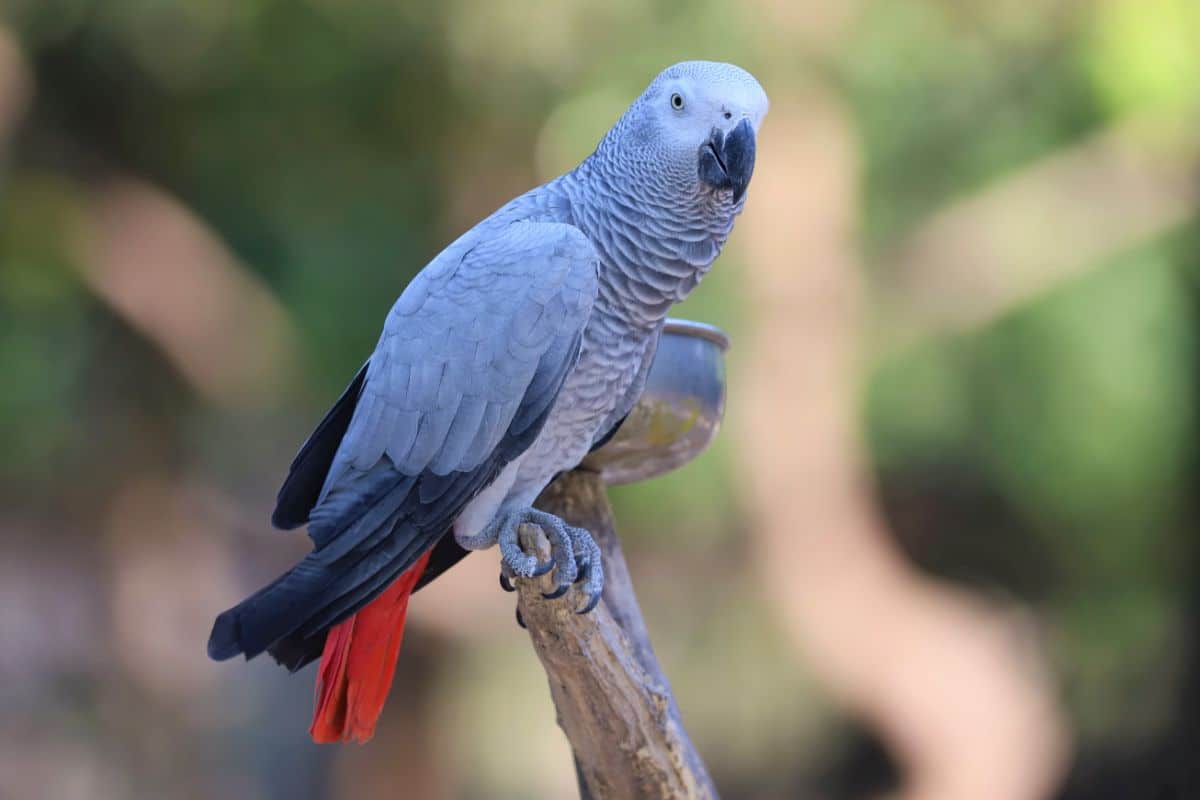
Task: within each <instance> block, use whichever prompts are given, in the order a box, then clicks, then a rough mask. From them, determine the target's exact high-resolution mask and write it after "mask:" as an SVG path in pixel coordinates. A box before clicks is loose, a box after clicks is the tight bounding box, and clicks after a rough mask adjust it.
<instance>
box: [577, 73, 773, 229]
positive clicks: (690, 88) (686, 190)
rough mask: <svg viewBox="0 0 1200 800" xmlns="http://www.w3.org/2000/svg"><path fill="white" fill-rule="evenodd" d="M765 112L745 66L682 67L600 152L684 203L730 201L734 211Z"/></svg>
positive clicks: (651, 89)
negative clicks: (694, 199)
mask: <svg viewBox="0 0 1200 800" xmlns="http://www.w3.org/2000/svg"><path fill="white" fill-rule="evenodd" d="M767 106H768V102H767V94H766V92H764V91H763V88H762V86H760V85H759V83H758V81H757V80H755V79H754V76H753V75H751V74H750V73H749V72H746V70H744V69H742V68H741V67H738V66H735V65H733V64H722V63H717V62H712V61H684V62H682V63H679V64H675V65H674V66H671V67H668V68H667V69H665V70H663V71H662V72H661V73H659V75H658V76H657V77H656V78H655V79H654V80H653V81H652V82H651V83H650V85H649V86H648V87H647V88H646V91H644V92H643V93H642V95H641V96H640V97H639V98H638V99H637V100H636V101H635V102H634V103H633V105H632V106H630V108H629V110H628V111H627V112H626V113H625V115H624V116H623V117H622V118H621V119H620V121H618V122H617V124H616V125H615V126H614V127H613V129H612V131H610V132H609V134H608V135H607V136H606V137H605V139H604V141H602V142H601V144H600V147H599V148H598V150H597V152H598V154H599V153H603V154H604V155H605V156H608V157H609V159H610V160H617V161H618V162H620V163H623V164H624V167H625V169H626V170H628V171H629V172H631V173H633V174H635V175H636V176H637V177H638V178H640V179H642V180H643V181H645V180H649V181H650V182H651V183H653V184H657V185H659V186H660V187H661V188H664V189H668V190H670V191H672V192H674V193H681V194H682V195H683V196H684V199H690V197H692V196H695V195H696V194H705V195H710V196H713V197H716V198H725V197H728V198H729V199H730V200H731V201H732V205H733V206H737V204H738V203H740V202H741V200H742V198H743V196H744V195H745V193H746V187H747V186H748V185H749V184H750V176H751V175H752V173H753V172H754V153H755V139H756V137H757V135H758V128H759V126H760V125H761V124H762V121H763V118H764V117H765V116H766V114H767Z"/></svg>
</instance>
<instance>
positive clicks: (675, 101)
mask: <svg viewBox="0 0 1200 800" xmlns="http://www.w3.org/2000/svg"><path fill="white" fill-rule="evenodd" d="M671 108H673V109H675V110H676V111H683V95H681V94H680V93H679V92H672V93H671Z"/></svg>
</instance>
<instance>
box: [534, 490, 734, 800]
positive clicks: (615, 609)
mask: <svg viewBox="0 0 1200 800" xmlns="http://www.w3.org/2000/svg"><path fill="white" fill-rule="evenodd" d="M536 505H537V507H538V508H541V509H543V510H545V511H549V512H551V513H553V514H557V515H558V516H560V517H562V518H563V519H565V520H567V521H568V522H569V523H570V524H572V525H577V526H580V527H584V528H587V529H588V530H589V531H591V533H592V535H593V536H594V537H595V538H596V542H597V544H599V545H600V548H601V550H602V551H603V553H604V572H605V575H606V581H605V585H604V598H603V602H601V603H600V604H599V605H598V606H597V607H596V609H595V610H594V611H593V612H592V613H590V614H586V615H579V614H576V613H574V610H575V606H574V604H573V603H572V602H571V600H570V599H558V600H546V599H544V598H543V597H542V596H541V592H543V591H550V590H551V589H552V588H553V582H552V580H551V576H549V575H548V576H544V577H542V578H539V579H533V580H523V581H517V585H518V591H519V600H518V608H519V609H520V612H521V615H522V617H523V618H524V620H525V623H526V625H527V626H528V628H529V636H530V638H531V639H532V640H533V647H534V649H535V650H536V651H537V654H538V658H539V659H541V662H542V666H543V667H545V669H546V677H547V678H548V679H549V681H550V694H551V696H552V697H553V699H554V705H555V707H556V708H557V709H558V724H559V726H560V727H561V728H562V729H563V732H564V733H566V735H567V739H568V740H570V742H571V747H572V749H573V750H574V752H575V761H576V767H577V771H578V774H579V779H580V792H581V794H582V796H583V797H584V798H594V799H595V800H606V799H607V798H620V799H621V800H632V799H633V798H668V797H669V798H676V797H679V798H713V799H714V800H715V798H716V797H717V793H716V789H715V788H714V787H713V784H712V780H711V778H709V776H708V772H707V771H706V770H705V768H704V763H703V762H702V761H701V760H700V756H699V755H698V754H697V753H696V750H695V748H694V747H693V746H692V743H691V740H690V739H689V738H688V735H687V731H685V730H684V727H683V722H682V720H681V718H680V715H679V708H678V707H677V706H676V704H675V698H674V697H673V696H672V694H671V687H670V685H669V684H668V683H667V679H666V677H665V676H664V675H663V673H662V668H661V667H660V666H659V664H658V659H657V658H655V656H654V649H653V648H652V647H651V645H650V637H649V635H648V634H647V632H646V625H645V623H644V622H643V620H642V614H641V610H640V609H639V608H638V604H637V598H636V596H635V595H634V592H633V584H632V582H631V581H630V579H629V571H628V569H627V568H626V566H625V557H624V556H623V555H622V553H621V545H620V543H619V542H618V541H617V535H616V530H615V528H614V525H613V518H612V509H611V507H610V506H609V503H608V497H607V495H606V493H605V486H604V482H603V481H602V480H601V478H600V476H599V475H598V474H597V473H594V472H586V471H583V470H577V471H575V472H571V473H569V474H566V475H562V476H560V477H559V478H558V479H557V480H556V481H555V482H554V483H553V484H551V485H550V486H549V487H548V488H547V489H546V491H544V492H543V493H542V495H541V497H540V498H538V501H537V504H536ZM521 536H522V543H523V544H524V545H525V546H526V547H527V548H529V549H530V550H531V551H532V550H533V549H537V550H538V551H539V553H540V557H541V558H543V559H545V558H546V557H548V554H549V545H548V544H547V542H546V540H545V537H544V536H542V535H541V533H540V532H539V531H537V530H536V529H535V528H530V527H526V528H523V529H522V532H521ZM572 599H573V600H575V601H579V600H580V598H579V597H577V596H575V593H573V594H572Z"/></svg>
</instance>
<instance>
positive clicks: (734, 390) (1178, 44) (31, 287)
mask: <svg viewBox="0 0 1200 800" xmlns="http://www.w3.org/2000/svg"><path fill="white" fill-rule="evenodd" d="M0 8H2V9H3V11H2V12H0V160H2V167H0V168H2V173H0V180H2V184H0V185H2V192H3V195H2V196H3V205H2V207H0V376H2V377H0V386H2V389H0V797H4V798H10V797H11V798H51V799H52V800H58V799H59V798H62V799H64V800H66V799H68V798H89V799H90V800H109V799H115V798H133V797H154V798H168V799H174V798H179V799H181V800H182V799H183V798H188V799H190V798H247V799H252V798H274V797H289V798H312V799H313V800H317V799H318V798H351V797H352V798H356V800H358V799H360V798H395V797H411V798H433V799H434V800H437V799H440V798H499V799H500V800H505V799H506V798H514V799H516V798H568V797H572V796H574V791H575V790H574V774H573V769H572V765H571V759H570V753H569V749H568V747H567V744H566V741H565V739H564V738H563V736H562V735H561V733H560V732H559V730H558V729H557V727H556V726H555V723H554V710H553V707H552V705H551V703H550V698H549V692H548V691H547V687H546V684H545V677H544V674H543V672H542V670H541V668H540V666H539V664H538V663H537V661H536V658H535V656H534V655H533V652H532V650H531V648H530V646H529V643H528V641H527V637H526V635H525V634H524V633H523V632H522V631H520V630H519V629H518V628H517V627H516V625H515V624H514V622H513V608H512V606H513V600H512V597H511V596H509V595H504V594H502V593H501V592H500V590H499V589H498V587H497V586H496V579H495V576H496V558H495V554H494V552H490V553H488V554H484V555H477V556H474V557H472V558H471V559H468V560H467V561H466V562H464V565H463V566H462V567H461V568H460V569H458V570H456V571H455V572H453V573H451V577H448V578H447V579H445V580H443V581H441V582H439V584H437V585H436V586H435V587H434V588H431V589H430V590H429V591H427V592H423V593H421V594H419V595H417V597H416V599H415V600H414V603H413V609H412V624H411V625H410V629H409V635H408V637H406V642H405V649H404V652H403V654H402V657H401V663H400V667H399V671H398V674H397V679H396V683H395V686H394V689H393V691H392V697H391V701H390V703H389V705H388V706H387V709H386V712H385V715H384V718H383V720H382V722H381V725H380V728H379V731H378V734H377V736H376V738H375V740H374V741H373V742H372V743H371V744H370V745H368V746H366V747H353V746H345V747H324V748H318V747H316V746H315V745H312V744H310V743H309V742H308V739H307V736H306V727H307V722H308V718H309V714H310V711H311V698H312V681H313V674H312V670H309V671H306V672H304V673H302V674H300V675H297V676H294V677H289V676H288V675H287V674H286V673H285V672H283V671H282V670H279V669H278V668H275V667H273V666H271V665H269V664H267V663H260V662H259V661H256V662H253V663H251V664H249V665H246V664H241V663H233V662H231V663H226V664H215V663H212V662H210V661H209V660H208V659H207V658H206V656H205V652H204V647H205V641H206V639H207V635H208V630H209V626H210V624H211V620H212V618H213V616H214V614H216V613H217V612H219V611H220V610H222V609H224V608H226V607H227V606H229V605H231V604H232V603H233V602H235V601H237V600H239V599H240V598H241V597H243V596H244V595H245V594H247V593H248V592H249V591H250V590H252V589H254V588H257V587H258V586H259V585H260V584H262V583H263V582H264V581H266V580H267V579H269V578H271V577H273V576H274V575H275V574H277V573H278V572H279V571H280V570H282V569H283V568H284V567H285V566H287V565H288V564H290V563H291V562H292V561H293V560H294V559H295V558H297V557H299V556H300V555H301V554H302V553H303V552H305V551H306V550H307V547H306V543H307V540H306V538H305V537H304V536H303V535H302V534H290V535H289V534H283V533H279V532H274V531H272V530H271V529H270V526H269V523H268V515H269V513H270V509H271V507H272V504H273V498H274V493H275V490H276V488H277V486H278V484H279V482H280V481H281V480H282V477H283V475H284V473H285V469H286V466H287V464H288V463H289V461H290V459H291V456H292V455H293V453H294V452H295V449H296V448H297V447H298V445H299V444H300V443H301V441H302V440H303V438H304V437H305V436H306V435H307V434H308V432H309V431H310V429H311V427H312V426H313V424H314V423H315V422H316V420H317V419H319V417H320V415H321V414H322V413H323V411H324V409H325V407H326V406H327V405H329V404H330V403H331V402H332V401H333V400H334V399H335V398H336V397H337V395H338V394H339V393H340V391H341V390H342V388H343V387H344V386H345V384H346V383H347V382H348V381H349V379H350V378H351V377H352V376H353V375H354V373H355V372H356V371H357V369H358V367H359V365H360V364H361V362H362V360H363V358H364V357H365V355H366V354H367V353H368V352H369V351H370V349H371V347H372V346H373V344H374V341H375V338H376V336H377V334H378V331H379V328H380V326H381V324H382V320H383V317H384V315H385V314H386V312H387V309H388V308H389V307H390V305H391V303H392V302H393V300H394V298H395V297H396V296H397V295H398V294H399V292H400V291H401V289H402V288H403V287H404V285H405V284H406V282H407V281H408V280H409V279H410V278H411V277H412V275H413V274H414V273H415V271H416V270H417V269H419V268H420V267H421V266H422V265H423V264H424V263H425V262H426V261H427V260H428V259H429V258H431V257H432V256H433V255H434V254H435V253H436V252H437V251H438V250H439V249H440V248H441V247H443V246H444V245H445V244H446V243H447V242H448V241H450V240H451V239H452V238H453V237H455V236H456V235H457V234H458V233H460V232H461V231H462V230H464V229H465V228H467V227H469V226H470V225H472V224H474V222H476V221H477V220H478V219H479V218H480V217H482V216H484V215H485V214H487V213H488V212H490V211H491V210H492V209H493V208H495V207H496V206H498V205H500V204H501V203H502V202H504V201H506V200H507V199H509V198H510V197H512V196H513V195H515V194H517V193H519V192H521V191H524V190H525V189H527V188H529V187H531V186H533V185H535V184H536V183H539V182H541V181H544V180H546V179H548V178H550V177H553V176H554V175H556V174H558V173H559V172H561V171H564V170H566V169H569V168H570V167H571V166H573V165H574V164H576V163H577V162H578V161H579V160H580V159H581V158H583V157H585V156H586V155H587V154H588V153H589V152H591V149H592V148H593V147H594V145H595V143H596V142H597V141H598V139H599V138H600V136H601V135H602V134H603V132H604V131H605V130H606V128H607V127H608V126H609V125H610V124H611V123H612V122H613V121H614V120H615V119H616V117H617V116H618V115H619V114H620V113H621V111H622V110H623V109H624V107H625V106H626V105H627V103H628V102H629V101H630V100H631V99H632V98H633V97H634V96H636V95H637V94H638V93H639V92H640V91H641V89H642V88H643V87H644V86H645V84H646V83H647V82H648V81H649V80H650V78H651V77H652V76H653V75H654V74H656V73H657V72H658V71H659V70H660V69H662V68H663V67H665V66H666V65H668V64H670V63H673V62H675V61H678V60H683V59H690V58H707V59H716V60H728V61H735V62H737V63H739V64H741V65H743V66H745V67H746V68H748V69H750V70H751V71H752V72H754V73H755V74H756V75H757V76H758V78H759V79H760V81H761V82H762V84H763V85H764V86H765V87H766V89H767V91H768V93H769V94H770V96H771V100H772V110H771V114H770V115H769V116H768V118H767V121H766V123H765V125H764V128H763V131H762V134H761V138H760V143H759V148H760V149H759V158H758V165H759V167H758V174H757V175H756V176H755V179H754V185H753V187H752V188H751V191H750V194H749V202H748V204H747V207H746V212H745V215H744V216H743V217H742V219H741V221H740V222H739V225H738V228H737V230H736V231H735V233H734V235H733V237H732V239H731V241H730V244H729V247H728V248H727V250H726V253H725V255H723V256H722V258H721V260H720V261H719V262H718V264H717V266H716V267H715V268H714V270H713V272H712V273H711V274H710V276H709V277H708V278H707V279H706V281H705V282H704V283H703V285H701V286H700V288H699V289H698V290H697V291H696V292H695V294H694V296H693V297H692V298H691V299H689V300H688V302H687V303H686V304H685V306H684V307H682V308H680V309H678V310H677V314H676V316H687V317H691V318H694V319H699V320H703V321H708V322H713V323H716V324H719V325H721V326H723V327H725V328H726V329H727V330H728V331H729V332H730V333H731V334H732V336H733V339H734V347H733V349H732V350H731V351H730V353H729V355H728V361H727V364H728V369H729V380H730V388H729V399H728V413H727V418H726V425H725V426H724V428H723V430H722V432H721V435H720V437H719V438H718V441H717V444H716V445H715V446H714V447H713V448H712V449H711V450H710V451H709V452H708V453H706V454H705V455H704V456H703V457H701V458H700V459H699V460H698V461H696V462H694V463H692V464H691V465H689V466H687V467H686V468H684V469H683V470H681V471H679V472H677V473H675V474H672V475H670V476H668V477H665V478H661V479H657V480H654V481H650V482H647V483H645V484H642V485H638V486H633V487H623V488H620V489H616V490H614V491H613V499H614V503H615V505H616V508H617V515H618V519H619V521H620V526H621V530H622V536H623V539H624V542H625V544H626V550H627V555H628V557H629V561H630V565H631V567H632V570H633V573H634V579H635V581H636V583H637V584H638V589H639V593H640V597H641V601H642V605H643V608H644V610H645V613H646V615H647V618H648V623H649V626H650V629H651V632H652V635H653V638H654V641H655V644H656V647H657V648H658V650H659V655H660V658H661V659H662V661H663V665H664V668H665V669H666V672H667V674H668V675H669V676H670V677H671V679H672V681H673V684H674V688H675V690H676V694H677V697H678V700H679V704H680V706H681V707H682V710H683V714H684V717H685V720H686V721H687V723H688V726H689V729H690V732H691V734H692V736H693V738H694V739H695V741H696V743H697V745H698V747H699V749H700V751H701V752H702V753H703V754H704V756H705V758H706V760H707V762H708V765H709V768H710V770H711V771H712V773H713V775H714V778H715V780H716V782H717V784H718V785H719V787H720V788H721V790H722V793H723V796H724V797H725V798H727V800H760V799H763V800H765V799H766V798H794V797H805V798H831V799H840V798H845V799H846V800H850V799H851V798H884V797H893V798H898V797H903V798H930V799H931V800H932V799H933V798H939V799H940V798H945V799H946V800H962V799H963V798H972V799H973V800H987V798H996V799H997V800H1009V799H1010V798H1011V799H1012V800H1022V799H1024V798H1029V799H1030V800H1032V799H1033V798H1064V799H1066V798H1071V799H1074V798H1101V800H1103V799H1104V798H1156V799H1159V800H1169V799H1171V798H1190V797H1200V767H1198V766H1197V764H1198V763H1200V762H1198V760H1197V756H1196V753H1197V752H1200V540H1198V538H1197V535H1196V529H1197V525H1198V524H1200V502H1198V499H1197V494H1198V493H1197V489H1198V488H1200V448H1198V439H1197V431H1196V427H1197V419H1196V411H1197V400H1198V393H1200V358H1198V356H1200V215H1198V209H1200V5H1198V4H1197V3H1196V2H1195V1H1194V0H1096V1H1095V2H1088V0H1019V2H1018V0H1002V1H1000V2H997V0H912V1H910V2H899V1H898V0H895V1H890V0H843V1H842V2H838V3H816V2H787V0H754V1H753V2H747V3H740V4H732V3H729V2H711V0H706V1H704V2H699V3H685V2H681V1H680V0H669V1H663V0H660V1H658V2H652V3H640V2H639V3H635V2H632V1H631V0H616V2H613V1H612V0H609V1H608V2H599V1H598V0H597V1H596V2H584V3H566V4H554V5H549V4H542V3H535V2H530V1H529V0H520V2H514V3H506V4H492V3H482V2H478V3H477V2H467V1H466V0H450V2H440V3H439V2H433V0H418V2H414V3H401V2H399V1H398V0H337V2H335V1H334V0H6V1H5V2H4V3H3V4H2V6H0Z"/></svg>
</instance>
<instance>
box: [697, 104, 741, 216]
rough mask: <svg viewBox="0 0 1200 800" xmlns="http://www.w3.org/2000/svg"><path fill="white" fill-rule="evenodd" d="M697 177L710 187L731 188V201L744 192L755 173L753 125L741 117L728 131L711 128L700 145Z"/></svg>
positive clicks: (735, 200)
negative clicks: (706, 139)
mask: <svg viewBox="0 0 1200 800" xmlns="http://www.w3.org/2000/svg"><path fill="white" fill-rule="evenodd" d="M699 173H700V180H701V181H702V182H703V183H704V184H705V185H707V186H709V187H711V188H713V189H732V190H733V202H735V203H736V202H738V201H739V200H741V199H742V196H743V195H745V194H746V187H747V186H749V185H750V176H751V175H752V174H753V173H754V128H752V127H751V126H750V120H748V119H743V120H742V121H741V122H739V123H738V124H737V126H736V127H735V128H734V129H733V130H731V131H730V132H729V133H723V132H722V131H720V130H718V129H716V128H713V132H712V135H711V136H709V137H708V141H707V142H705V143H704V144H703V145H702V146H701V148H700V163H699Z"/></svg>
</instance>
